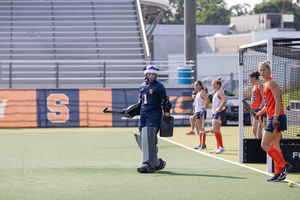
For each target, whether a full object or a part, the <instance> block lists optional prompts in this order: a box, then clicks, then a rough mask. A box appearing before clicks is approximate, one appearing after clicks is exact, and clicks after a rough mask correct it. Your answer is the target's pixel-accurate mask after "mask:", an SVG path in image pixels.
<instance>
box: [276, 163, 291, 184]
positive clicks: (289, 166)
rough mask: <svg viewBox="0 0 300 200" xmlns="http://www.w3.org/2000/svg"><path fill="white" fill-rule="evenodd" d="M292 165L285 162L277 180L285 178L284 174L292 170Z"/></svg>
mask: <svg viewBox="0 0 300 200" xmlns="http://www.w3.org/2000/svg"><path fill="white" fill-rule="evenodd" d="M292 168H293V165H291V164H289V163H286V165H285V167H284V168H281V173H280V176H279V177H278V180H279V181H282V180H284V179H285V177H286V175H287V174H288V173H289V172H290V171H291V170H292Z"/></svg>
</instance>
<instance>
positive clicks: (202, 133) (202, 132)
mask: <svg viewBox="0 0 300 200" xmlns="http://www.w3.org/2000/svg"><path fill="white" fill-rule="evenodd" d="M204 132H205V130H204V114H203V115H202V131H201V135H202V137H201V149H202V147H203V138H204Z"/></svg>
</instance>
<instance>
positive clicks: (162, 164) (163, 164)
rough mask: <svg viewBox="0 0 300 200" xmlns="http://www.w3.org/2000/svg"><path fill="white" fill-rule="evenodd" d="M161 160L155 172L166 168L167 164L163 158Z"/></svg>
mask: <svg viewBox="0 0 300 200" xmlns="http://www.w3.org/2000/svg"><path fill="white" fill-rule="evenodd" d="M158 160H159V165H158V166H156V167H155V171H157V170H162V169H163V168H165V166H166V162H165V161H163V160H162V159H161V158H160V159H158Z"/></svg>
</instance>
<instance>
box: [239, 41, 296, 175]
mask: <svg viewBox="0 0 300 200" xmlns="http://www.w3.org/2000/svg"><path fill="white" fill-rule="evenodd" d="M265 60H268V61H270V66H271V71H272V77H274V78H275V80H276V82H277V83H278V84H279V87H280V89H281V97H282V101H283V106H284V111H285V114H286V116H287V126H288V128H287V130H286V131H284V132H283V133H282V140H281V142H282V141H285V142H288V143H293V144H299V145H300V137H299V136H300V135H299V134H300V120H299V119H300V118H299V117H300V116H299V115H300V38H284V39H278V38H276V39H275V38H273V39H267V40H263V41H260V42H255V43H251V44H248V45H242V46H240V47H239V94H240V95H239V105H243V103H242V99H243V98H244V97H247V98H249V100H250V97H251V91H252V89H253V85H251V83H250V82H249V74H250V73H251V72H253V71H255V70H258V64H259V63H260V62H263V61H265ZM260 81H261V82H262V83H264V80H263V79H262V78H261V77H260ZM241 94H243V95H241ZM239 119H243V106H239ZM243 120H244V119H243ZM243 120H239V163H244V159H243V157H244V153H245V152H244V140H245V139H255V136H254V134H253V131H252V126H244V125H243ZM299 147H300V146H299ZM266 157H267V158H266ZM265 158H266V162H267V172H272V171H273V170H272V159H271V158H270V157H269V156H265Z"/></svg>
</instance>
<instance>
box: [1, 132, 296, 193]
mask: <svg viewBox="0 0 300 200" xmlns="http://www.w3.org/2000/svg"><path fill="white" fill-rule="evenodd" d="M226 128H227V127H226ZM228 128H229V129H230V128H236V129H237V127H228ZM133 130H137V129H136V128H48V129H46V128H45V129H44V128H39V129H36V128H35V129H1V130H0V156H1V157H0V162H1V164H0V176H1V182H0V199H196V198H197V199H298V198H299V194H300V187H299V186H297V185H296V186H294V187H292V188H290V187H288V185H287V183H286V182H283V181H282V182H279V183H267V181H266V180H267V179H268V178H270V176H269V175H267V174H264V173H261V172H259V171H255V170H252V169H249V168H245V167H242V166H239V165H237V164H235V163H234V162H235V161H234V162H227V161H224V160H220V159H217V158H216V157H211V156H207V154H201V153H199V151H197V150H192V149H190V148H189V147H193V146H194V142H196V143H197V140H196V139H197V136H186V135H185V134H184V133H185V132H187V131H188V130H189V128H188V127H182V128H181V127H179V128H178V127H176V128H175V133H174V137H173V138H167V139H171V140H172V142H170V141H168V140H165V139H159V144H158V146H159V156H160V157H162V158H163V159H164V160H165V161H166V162H167V165H166V168H165V169H164V170H162V171H158V172H156V173H153V174H140V173H138V172H136V167H138V166H139V165H140V164H141V156H142V155H141V152H140V150H139V148H138V146H137V144H136V142H135V140H134V137H133V134H132V131H133ZM227 131H228V134H226V132H227ZM222 132H224V133H223V135H224V144H225V148H226V149H227V151H226V152H225V153H224V154H221V155H218V157H221V158H222V159H223V158H224V159H226V160H229V158H230V157H231V159H234V157H235V156H234V155H236V153H237V152H236V151H237V150H236V149H234V148H233V147H231V146H234V145H233V144H231V145H229V144H226V143H227V141H229V140H228V139H230V138H231V140H232V138H236V137H237V135H234V134H235V133H234V132H235V131H233V129H232V130H225V128H224V131H222ZM229 133H230V134H229ZM232 134H233V136H230V135H232ZM178 140H179V141H178ZM207 141H208V143H207V144H208V148H209V149H208V150H205V151H203V152H204V153H207V152H209V150H210V149H212V148H213V147H214V146H213V144H215V141H214V137H213V136H212V135H211V136H208V137H207ZM175 142H178V143H180V144H177V143H175ZM232 143H234V140H233V141H232ZM231 148H232V149H231ZM292 177H293V176H292V175H291V176H290V175H288V177H287V178H288V179H290V180H293V179H292ZM294 177H295V179H296V178H297V177H298V178H299V174H297V175H294ZM294 181H296V180H294ZM298 182H299V181H298Z"/></svg>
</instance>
